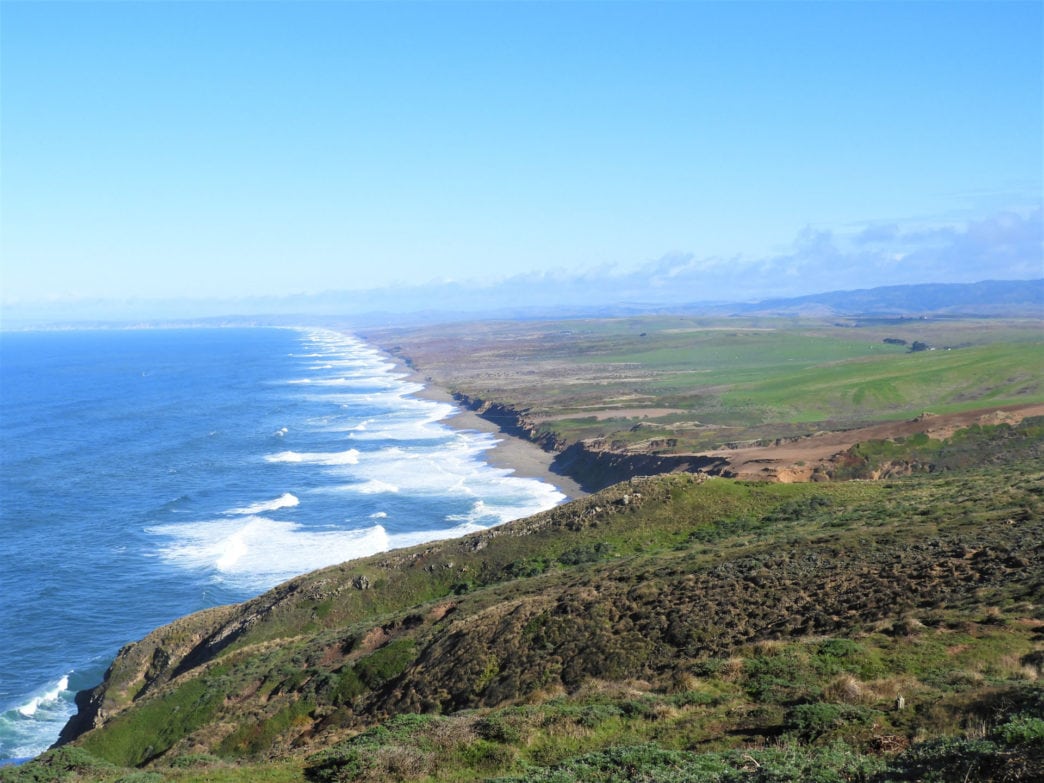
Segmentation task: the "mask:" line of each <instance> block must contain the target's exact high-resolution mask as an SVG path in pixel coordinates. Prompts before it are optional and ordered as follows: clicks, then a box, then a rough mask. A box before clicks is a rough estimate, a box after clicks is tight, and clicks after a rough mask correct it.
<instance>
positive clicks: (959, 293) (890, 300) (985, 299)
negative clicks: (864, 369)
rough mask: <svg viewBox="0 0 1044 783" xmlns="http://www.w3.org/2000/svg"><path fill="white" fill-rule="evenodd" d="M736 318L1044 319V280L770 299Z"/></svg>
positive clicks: (739, 309) (740, 309) (735, 309)
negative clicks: (741, 316)
mask: <svg viewBox="0 0 1044 783" xmlns="http://www.w3.org/2000/svg"><path fill="white" fill-rule="evenodd" d="M725 309H727V310H728V311H729V312H730V313H731V314H736V315H753V314H759V315H761V314H764V315H770V314H771V315H782V314H787V315H796V314H801V315H820V316H822V315H830V314H834V315H877V316H922V315H955V316H956V315H960V316H973V315H977V316H1008V317H1037V318H1039V317H1044V279H1040V280H984V281H982V282H979V283H924V284H921V285H892V286H884V287H881V288H865V289H860V290H857V291H829V292H826V293H822V294H809V295H807V296H799V297H794V298H790V299H767V300H763V301H761V302H755V303H753V304H747V305H740V306H738V307H727V308H725Z"/></svg>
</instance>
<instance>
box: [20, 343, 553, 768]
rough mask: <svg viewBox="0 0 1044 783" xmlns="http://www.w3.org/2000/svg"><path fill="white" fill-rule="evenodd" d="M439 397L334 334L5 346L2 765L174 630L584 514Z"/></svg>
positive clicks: (35, 746) (50, 735) (38, 743)
mask: <svg viewBox="0 0 1044 783" xmlns="http://www.w3.org/2000/svg"><path fill="white" fill-rule="evenodd" d="M420 388H421V387H420V386H418V385H416V384H412V383H410V382H409V381H408V380H407V379H406V378H405V377H403V376H402V375H400V374H397V373H396V371H395V367H394V365H393V364H391V363H390V362H389V361H387V360H386V359H385V358H384V357H383V356H382V355H381V354H380V353H378V352H377V351H375V350H374V349H372V348H370V347H368V346H367V345H365V344H364V343H362V342H360V341H359V340H357V339H355V338H353V337H350V336H345V335H342V334H339V333H335V332H331V331H323V330H292V329H261V328H257V329H185V330H128V331H82V332H36V333H0V596H2V598H0V760H3V759H11V758H21V757H26V756H32V755H35V754H37V753H39V752H41V751H43V750H44V749H46V748H47V746H48V745H50V744H51V743H52V742H53V741H54V740H55V739H56V738H57V736H58V732H59V730H60V729H61V727H62V725H64V723H65V721H66V720H67V719H68V717H69V716H70V715H71V714H72V713H73V711H74V709H75V708H74V705H73V701H72V699H73V695H74V693H75V691H76V690H79V689H82V688H87V687H91V686H93V685H95V684H96V683H98V682H99V681H100V680H101V678H102V676H103V674H104V671H105V668H106V667H107V665H108V663H109V662H110V661H111V660H112V657H113V656H114V655H115V653H116V652H117V650H118V649H119V648H120V647H121V646H122V645H124V644H126V643H127V642H130V641H133V640H135V639H138V638H140V637H141V636H143V635H144V634H146V633H147V632H148V631H150V630H151V629H152V628H154V627H156V626H158V625H161V624H163V623H166V622H169V621H170V620H172V619H174V618H176V617H179V616H181V615H183V614H186V613H188V612H192V611H196V610H199V609H203V608H206V607H210V606H216V605H219V604H224V603H229V602H233V601H240V600H243V599H245V598H248V597H250V596H252V595H256V594H257V593H259V592H261V591H263V590H264V589H266V588H268V587H271V586H274V585H275V584H278V583H279V582H281V581H283V580H285V579H288V578H290V577H292V576H295V575H297V574H299V573H303V572H305V571H308V570H311V569H314V568H318V567H321V566H324V565H329V564H332V563H337V562H341V561H343V560H346V559H349V558H352V557H357V556H362V555H367V554H372V553H374V552H377V551H381V550H384V549H388V548H393V547H396V546H404V545H408V544H412V543H418V542H421V541H426V540H432V539H436V538H445V537H448V536H454V535H460V534H462V533H465V532H468V531H471V530H476V529H479V528H482V527H488V526H490V525H494V524H498V523H500V522H503V521H507V520H509V519H514V518H517V517H520V516H524V515H527V514H530V513H534V512H536V511H539V510H542V509H545V508H549V507H551V506H553V505H555V504H556V503H558V502H560V501H562V500H563V499H564V498H563V496H562V495H561V494H560V493H559V492H558V491H557V490H556V489H555V488H554V487H552V486H550V485H549V484H546V483H543V482H540V481H537V480H534V479H526V478H519V477H515V476H512V475H510V472H509V471H505V470H503V469H498V468H493V467H491V466H489V465H488V464H487V463H486V462H485V461H484V459H483V456H484V452H486V451H487V450H488V449H489V448H491V447H492V446H493V445H494V443H495V440H494V438H493V437H492V436H490V435H488V434H483V433H479V432H474V431H460V430H454V429H451V428H449V427H447V426H446V425H445V424H443V423H441V422H443V420H444V419H446V418H447V417H448V416H450V415H451V414H452V413H453V407H452V406H450V405H447V404H444V403H437V402H431V401H428V400H423V399H418V398H416V397H414V396H411V395H412V394H414V393H416V392H417V391H419V390H420Z"/></svg>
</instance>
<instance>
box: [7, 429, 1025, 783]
mask: <svg viewBox="0 0 1044 783" xmlns="http://www.w3.org/2000/svg"><path fill="white" fill-rule="evenodd" d="M1035 426H1039V425H1038V424H1034V423H1032V422H1030V423H1029V424H1028V425H1027V427H1028V428H1029V429H1028V431H1032V427H1035ZM958 440H959V442H961V443H969V442H974V443H976V444H978V447H979V448H981V449H982V450H983V451H982V457H983V459H982V460H981V462H982V463H983V464H984V465H985V467H976V468H967V467H961V466H956V467H954V468H953V469H952V470H949V471H948V472H936V473H931V474H921V475H911V476H904V477H901V478H895V479H889V480H886V481H876V482H834V483H821V484H790V485H787V484H767V483H754V482H738V481H732V480H727V479H717V478H706V477H701V476H696V475H688V474H683V475H667V476H660V477H653V478H645V479H635V480H633V481H629V482H626V483H623V484H620V485H617V486H614V487H611V488H609V489H607V490H605V491H603V492H600V493H596V494H594V495H591V496H589V497H586V498H583V499H581V500H578V501H574V502H573V503H571V504H567V505H565V506H560V507H558V508H556V509H552V510H551V511H548V512H544V513H543V514H539V515H537V516H535V517H531V518H528V519H525V520H519V521H517V522H514V523H509V524H507V525H504V526H502V527H499V528H494V529H491V530H488V531H482V532H480V533H476V534H472V535H470V536H466V537H464V538H462V539H457V540H453V541H445V542H437V543H433V544H427V545H423V546H420V547H414V548H411V549H407V550H401V551H397V552H392V553H387V554H384V555H377V556H374V557H371V558H366V559H363V560H359V561H353V562H350V563H346V564H342V565H340V566H336V567H333V568H328V569H324V570H321V571H317V572H315V573H312V574H308V575H305V576H302V577H299V578H298V579H295V580H292V581H291V582H289V583H287V584H285V585H282V586H280V587H278V588H276V589H275V590H273V591H271V592H269V593H267V594H265V595H263V596H260V597H259V598H257V599H254V600H253V601H250V602H247V603H246V604H243V605H241V606H238V607H230V608H226V609H221V610H211V611H210V612H208V613H204V614H203V615H200V616H195V617H192V618H186V619H185V620H184V621H180V622H179V623H178V624H174V625H172V626H169V627H167V628H163V629H158V630H157V631H156V632H154V633H153V634H152V635H150V636H149V637H147V638H146V639H144V640H142V641H141V642H139V643H137V644H136V645H133V646H131V647H129V648H127V649H125V650H124V651H121V654H120V656H119V657H118V658H117V660H116V662H115V663H114V665H113V668H112V671H111V672H110V674H109V677H108V681H107V683H106V684H103V685H102V686H100V687H99V689H97V690H96V691H95V692H94V693H93V694H92V695H91V696H90V698H89V700H88V701H89V704H90V705H93V706H94V709H96V710H97V713H96V714H95V715H93V716H91V715H88V716H87V717H88V718H90V719H91V720H92V721H93V722H95V723H96V724H97V726H96V727H95V728H91V727H90V724H87V725H85V726H84V728H83V729H82V730H81V731H82V733H81V734H80V735H79V736H77V737H75V738H70V739H71V740H72V742H71V744H69V745H66V746H64V747H61V748H59V749H57V750H55V751H51V752H49V753H48V754H45V755H44V756H42V757H41V758H40V759H38V760H37V761H34V762H32V763H29V764H27V765H24V766H22V767H18V768H5V769H3V770H2V771H0V779H2V780H4V781H30V780H32V781H38V780H40V781H42V780H63V779H70V780H96V781H116V780H127V781H130V780H142V781H144V780H173V781H239V780H267V781H317V782H323V781H417V782H422V781H436V780H440V781H441V780H447V781H477V780H495V781H502V783H508V781H510V782H511V783H521V782H522V781H555V782H556V783H558V782H566V781H568V782H572V781H577V783H579V781H625V780H627V781H629V780H637V779H640V780H645V781H799V780H802V781H803V780H818V781H867V782H868V783H871V782H881V783H883V782H884V781H904V780H940V781H943V780H955V779H956V780H963V779H967V780H980V781H1010V780H1032V779H1036V778H1039V776H1040V774H1042V772H1044V689H1042V688H1041V685H1040V681H1039V678H1040V675H1041V668H1042V665H1044V650H1042V637H1044V614H1042V609H1041V605H1040V599H1041V596H1042V595H1044V561H1042V560H1041V558H1042V557H1044V465H1042V464H1041V461H1040V459H1039V458H1030V459H1024V460H1022V461H1020V462H1018V463H1015V464H1004V465H1000V464H996V461H995V460H992V459H990V458H989V453H988V451H989V449H991V448H994V449H996V448H1000V447H1002V445H1003V444H1006V443H1009V442H1010V437H1009V433H1004V437H996V438H994V437H983V434H982V433H977V434H976V433H971V434H968V435H967V436H961V438H959V439H958ZM918 444H919V442H918V443H915V444H912V445H913V446H918V447H919V445H918ZM920 445H923V444H920ZM894 456H895V455H894V454H891V453H890V454H889V457H890V458H891V457H894ZM991 465H993V466H992V467H991ZM115 684H118V685H119V687H114V685H115ZM103 713H104V714H103Z"/></svg>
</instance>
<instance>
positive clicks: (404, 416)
mask: <svg viewBox="0 0 1044 783" xmlns="http://www.w3.org/2000/svg"><path fill="white" fill-rule="evenodd" d="M304 339H305V341H306V343H307V344H308V345H309V346H310V350H306V351H304V352H302V354H299V355H298V356H302V357H304V361H302V362H301V364H300V365H299V369H298V372H300V373H302V375H301V376H299V377H297V378H296V379H295V381H294V382H292V383H290V384H288V386H287V387H285V388H288V389H290V390H292V391H289V392H288V393H290V394H293V395H294V398H295V399H299V400H304V401H307V402H308V403H315V404H316V405H317V406H318V407H317V408H316V410H317V411H319V412H320V413H317V414H314V415H312V417H311V418H310V419H308V420H305V421H304V422H302V423H298V422H297V421H296V420H295V422H294V423H293V424H292V425H291V426H293V427H294V428H295V430H296V432H295V434H296V433H302V434H303V435H304V436H305V437H307V438H308V439H309V442H310V443H311V444H315V445H313V446H312V448H313V449H314V450H310V451H303V450H293V451H280V452H277V453H271V454H268V455H266V456H265V457H264V459H265V461H266V462H267V463H269V464H272V465H286V466H295V467H294V473H293V475H300V474H299V473H298V472H297V468H296V466H301V467H302V468H304V467H307V466H319V467H338V468H341V470H339V471H337V473H338V476H337V477H336V478H332V479H331V480H329V481H323V480H321V479H319V478H318V476H316V475H315V474H313V475H312V476H311V477H310V478H309V482H310V483H309V490H308V492H309V495H308V497H309V498H315V501H314V506H315V507H316V508H320V507H323V508H325V509H326V511H325V512H323V513H326V514H329V513H330V512H329V509H330V508H331V507H334V508H336V507H337V506H336V504H331V503H330V501H329V497H328V495H329V494H330V493H345V494H351V495H354V496H356V500H355V501H353V502H348V503H345V504H344V509H345V512H347V513H350V512H351V510H352V509H353V508H358V507H359V505H360V504H363V503H367V502H370V501H365V500H363V499H362V498H361V497H359V496H378V495H386V496H388V498H387V502H388V503H389V504H390V503H403V502H409V500H410V499H411V498H415V497H425V498H431V500H432V502H430V503H425V504H423V505H422V506H421V507H422V508H424V507H426V508H430V509H431V512H430V515H429V516H428V517H423V516H422V517H419V518H417V519H415V520H414V522H415V524H416V528H417V529H415V530H409V529H406V530H402V529H397V528H396V529H393V530H392V531H390V532H389V531H388V530H386V529H385V528H384V527H383V526H382V525H381V524H379V522H380V521H382V520H385V519H387V518H388V516H389V515H388V512H387V511H374V510H373V508H372V506H371V507H370V508H369V509H367V510H366V511H364V512H363V513H364V514H365V515H366V517H367V520H366V524H365V525H363V526H360V525H359V524H358V523H352V522H350V521H347V522H346V521H343V519H342V520H339V521H337V522H330V521H326V524H325V526H323V527H319V526H318V524H319V522H320V520H319V519H317V518H316V516H315V513H314V512H313V510H312V508H310V507H309V503H308V502H307V501H305V502H299V501H298V498H297V496H296V495H294V494H292V493H290V492H286V493H285V494H283V495H281V496H279V497H278V498H275V499H273V500H267V501H261V502H258V503H253V504H248V505H244V506H243V507H241V508H234V509H232V510H230V511H227V512H224V514H223V515H218V516H217V518H211V519H203V520H202V521H198V522H191V523H187V524H170V525H161V526H155V527H151V528H149V529H148V532H149V533H151V534H154V535H156V536H160V537H162V538H165V539H167V540H166V542H165V543H163V544H162V545H161V547H160V548H159V550H158V553H159V555H160V556H161V557H162V558H163V559H164V560H166V561H167V562H169V563H170V564H172V565H176V566H179V567H183V568H187V569H192V570H197V571H200V572H204V573H209V574H211V575H212V578H214V579H216V580H218V581H222V582H226V583H230V584H235V585H236V586H238V587H245V588H249V589H264V588H266V587H270V586H272V585H274V584H276V583H278V582H279V581H282V580H284V579H287V578H289V577H291V576H294V575H296V574H299V573H303V572H306V571H310V570H313V569H315V568H319V567H322V566H326V565H331V564H334V563H339V562H343V561H345V560H350V559H353V558H357V557H363V556H366V555H370V554H374V553H376V552H380V551H383V550H386V549H389V548H394V547H401V546H408V545H412V544H417V543H422V542H426V541H431V540H436V539H441V538H448V537H454V536H459V535H463V534H465V533H469V532H472V531H475V530H481V529H483V528H486V527H489V526H491V525H495V524H499V523H501V522H505V521H508V520H510V519H515V518H518V517H521V516H525V515H527V514H531V513H535V512H537V511H541V510H543V509H546V508H549V507H551V506H553V505H555V504H556V503H558V502H561V501H562V500H563V499H564V496H563V495H562V494H561V493H559V492H558V491H557V490H556V489H555V488H554V487H552V486H551V485H549V484H546V483H543V482H540V481H537V480H535V479H527V478H519V477H516V476H513V475H511V473H512V472H511V471H510V470H506V469H502V468H495V467H492V466H490V465H488V464H487V463H486V462H485V460H484V459H483V455H484V453H485V452H486V451H487V450H488V449H490V448H492V447H493V446H494V445H495V444H496V439H495V438H494V437H493V436H491V435H488V434H485V433H479V432H473V431H464V432H462V431H459V430H454V429H451V428H449V427H447V426H446V425H445V424H443V423H442V422H443V420H444V419H446V418H447V417H449V416H451V415H452V414H453V412H454V411H455V408H454V407H453V406H452V405H449V404H447V403H442V402H433V401H430V400H422V399H417V398H415V397H412V396H410V395H412V394H414V393H416V392H417V391H420V390H421V389H422V388H423V386H421V385H420V384H416V383H413V382H410V381H407V380H404V378H403V377H402V376H400V375H398V374H396V372H395V365H393V364H392V363H390V362H388V361H387V359H386V357H384V356H383V355H382V354H380V353H379V352H378V351H376V350H373V349H372V348H369V347H368V346H366V345H365V344H363V343H361V342H360V341H358V340H356V339H355V338H351V337H348V336H345V335H339V334H336V333H333V332H325V331H321V330H309V331H307V332H305V333H304ZM287 431H288V430H287V429H286V428H282V429H280V430H277V434H278V435H280V436H281V435H285V434H286V433H287ZM323 433H335V434H337V435H336V437H331V438H328V439H327V444H329V445H328V446H327V449H324V448H323V446H322V445H320V444H323V440H322V434H323ZM345 438H348V439H350V440H352V441H354V442H355V444H356V445H358V447H359V448H350V449H347V450H341V449H342V448H343V446H340V444H343V443H344V439H345ZM323 445H326V444H323ZM317 446H318V447H317ZM316 473H318V471H316ZM327 473H328V472H324V473H323V474H321V475H326V474H327ZM283 480H285V481H287V483H288V484H290V485H291V486H292V483H291V482H292V481H294V479H293V478H292V477H289V476H288V478H287V479H283ZM273 494H275V493H273ZM323 495H327V498H326V500H325V501H324V502H321V501H322V498H321V496H323ZM393 495H394V496H395V498H394V499H393V498H392V497H391V496H393ZM292 506H293V507H295V511H294V516H295V519H296V520H298V521H296V522H293V521H285V520H276V519H272V518H271V516H270V515H271V514H272V512H275V511H279V510H284V509H287V508H290V507H292ZM363 507H364V508H365V506H363ZM412 507H416V506H412ZM462 507H463V508H464V509H466V510H464V511H461V509H462ZM370 511H372V512H373V513H368V512H370ZM411 513H415V512H411ZM422 513H423V512H422ZM394 516H396V518H398V517H399V516H401V515H398V514H396V515H394ZM197 519H198V517H197ZM326 519H327V520H329V519H330V517H326ZM404 521H409V520H404Z"/></svg>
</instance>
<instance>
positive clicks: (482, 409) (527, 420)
mask: <svg viewBox="0 0 1044 783" xmlns="http://www.w3.org/2000/svg"><path fill="white" fill-rule="evenodd" d="M453 399H454V400H456V401H457V403H458V404H459V405H461V406H463V407H465V408H467V409H468V410H470V411H474V412H475V413H477V414H478V415H479V416H481V417H482V418H483V419H485V420H486V421H489V422H492V423H493V424H496V425H497V427H499V428H500V431H501V432H503V433H504V434H505V435H513V436H514V437H516V438H524V439H525V440H528V441H531V442H533V443H535V444H537V445H538V446H540V448H542V449H543V450H544V451H561V450H562V449H563V448H565V447H566V445H568V444H567V441H565V440H563V439H562V438H561V437H560V436H559V435H558V434H557V433H554V432H551V431H550V430H544V429H541V428H540V426H539V425H538V424H537V423H536V422H535V421H534V420H533V419H532V418H531V417H530V416H529V414H528V411H523V410H519V409H517V408H514V407H512V406H511V405H506V404H504V403H502V402H494V401H493V400H484V399H482V398H481V397H472V396H470V395H468V394H464V393H463V392H453Z"/></svg>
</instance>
